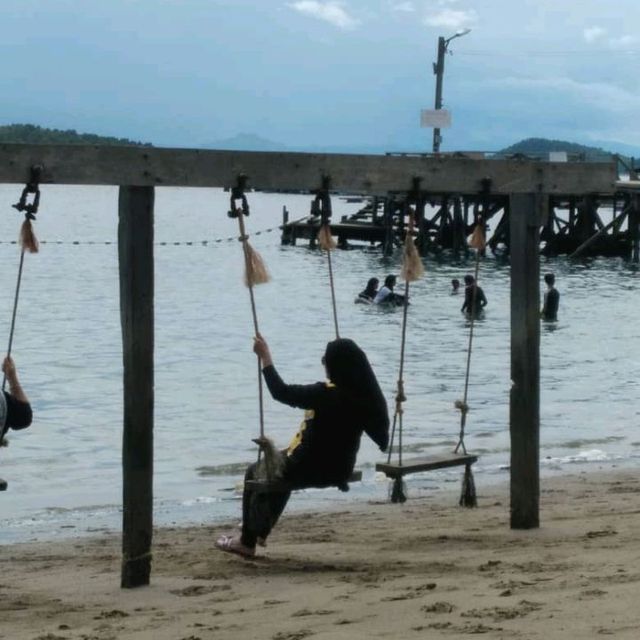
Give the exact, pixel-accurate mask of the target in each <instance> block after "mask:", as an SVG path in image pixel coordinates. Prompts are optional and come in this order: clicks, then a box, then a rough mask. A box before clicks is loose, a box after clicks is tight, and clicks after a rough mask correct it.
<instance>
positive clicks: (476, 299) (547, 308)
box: [451, 273, 560, 322]
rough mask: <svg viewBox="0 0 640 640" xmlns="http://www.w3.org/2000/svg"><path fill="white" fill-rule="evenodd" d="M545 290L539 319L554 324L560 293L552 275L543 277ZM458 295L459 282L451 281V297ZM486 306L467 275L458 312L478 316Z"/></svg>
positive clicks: (485, 299) (470, 277) (480, 289)
mask: <svg viewBox="0 0 640 640" xmlns="http://www.w3.org/2000/svg"><path fill="white" fill-rule="evenodd" d="M544 281H545V284H546V285H547V290H546V291H545V293H544V299H543V303H542V309H541V310H540V317H541V318H542V319H543V320H547V321H550V322H555V321H556V320H557V319H558V307H559V306H560V293H559V292H558V290H557V289H556V287H555V283H556V277H555V275H554V274H553V273H546V274H545V276H544ZM458 293H460V280H458V279H457V278H453V280H451V295H457V294H458ZM486 306H487V297H486V296H485V295H484V291H483V290H482V288H481V287H480V286H479V285H478V284H476V281H475V278H474V277H473V276H472V275H470V274H468V275H466V276H465V277H464V303H463V305H462V309H460V311H461V312H462V313H466V314H467V315H479V314H480V313H482V310H483V309H484V308H485V307H486Z"/></svg>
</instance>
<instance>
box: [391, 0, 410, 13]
mask: <svg viewBox="0 0 640 640" xmlns="http://www.w3.org/2000/svg"><path fill="white" fill-rule="evenodd" d="M415 10H416V8H415V6H414V4H413V2H392V3H391V11H398V12H401V13H414V12H415Z"/></svg>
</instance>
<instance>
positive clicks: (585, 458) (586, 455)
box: [541, 449, 622, 465]
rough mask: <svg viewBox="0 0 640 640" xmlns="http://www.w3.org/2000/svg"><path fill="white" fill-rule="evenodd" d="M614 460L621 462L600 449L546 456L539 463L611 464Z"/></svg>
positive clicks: (620, 457) (616, 456) (615, 456)
mask: <svg viewBox="0 0 640 640" xmlns="http://www.w3.org/2000/svg"><path fill="white" fill-rule="evenodd" d="M614 460H622V456H619V455H614V454H611V453H606V452H605V451H602V450H601V449H589V450H588V451H580V452H579V453H577V454H575V455H571V456H562V457H552V456H548V457H546V458H545V459H544V460H542V461H541V464H545V465H554V464H573V463H579V462H611V461H614Z"/></svg>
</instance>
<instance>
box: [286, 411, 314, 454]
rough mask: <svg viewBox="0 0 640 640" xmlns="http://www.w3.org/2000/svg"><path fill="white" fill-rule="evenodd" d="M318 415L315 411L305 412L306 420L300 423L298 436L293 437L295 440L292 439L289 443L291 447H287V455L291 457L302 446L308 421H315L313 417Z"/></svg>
mask: <svg viewBox="0 0 640 640" xmlns="http://www.w3.org/2000/svg"><path fill="white" fill-rule="evenodd" d="M315 415H316V412H315V411H314V410H313V409H307V410H305V412H304V420H303V421H302V422H301V423H300V427H299V428H298V431H297V432H296V435H295V436H293V438H292V439H291V442H290V443H289V446H288V447H287V455H288V456H290V455H291V454H292V453H293V452H294V451H295V450H296V449H297V448H298V446H299V445H300V443H301V442H302V434H303V433H304V431H305V429H306V428H307V421H308V420H313V417H314V416H315Z"/></svg>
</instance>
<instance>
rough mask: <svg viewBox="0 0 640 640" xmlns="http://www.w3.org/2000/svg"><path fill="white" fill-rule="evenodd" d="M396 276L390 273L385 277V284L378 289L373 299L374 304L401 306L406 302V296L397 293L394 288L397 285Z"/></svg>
mask: <svg viewBox="0 0 640 640" xmlns="http://www.w3.org/2000/svg"><path fill="white" fill-rule="evenodd" d="M396 280H397V278H396V276H394V275H393V274H389V275H388V276H387V277H386V278H385V279H384V286H383V287H381V289H380V290H379V291H378V293H377V295H376V297H375V298H374V299H373V303H374V304H381V305H391V306H397V307H400V306H402V305H403V304H404V296H403V295H401V294H398V293H395V292H394V290H393V288H394V287H395V286H396Z"/></svg>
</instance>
